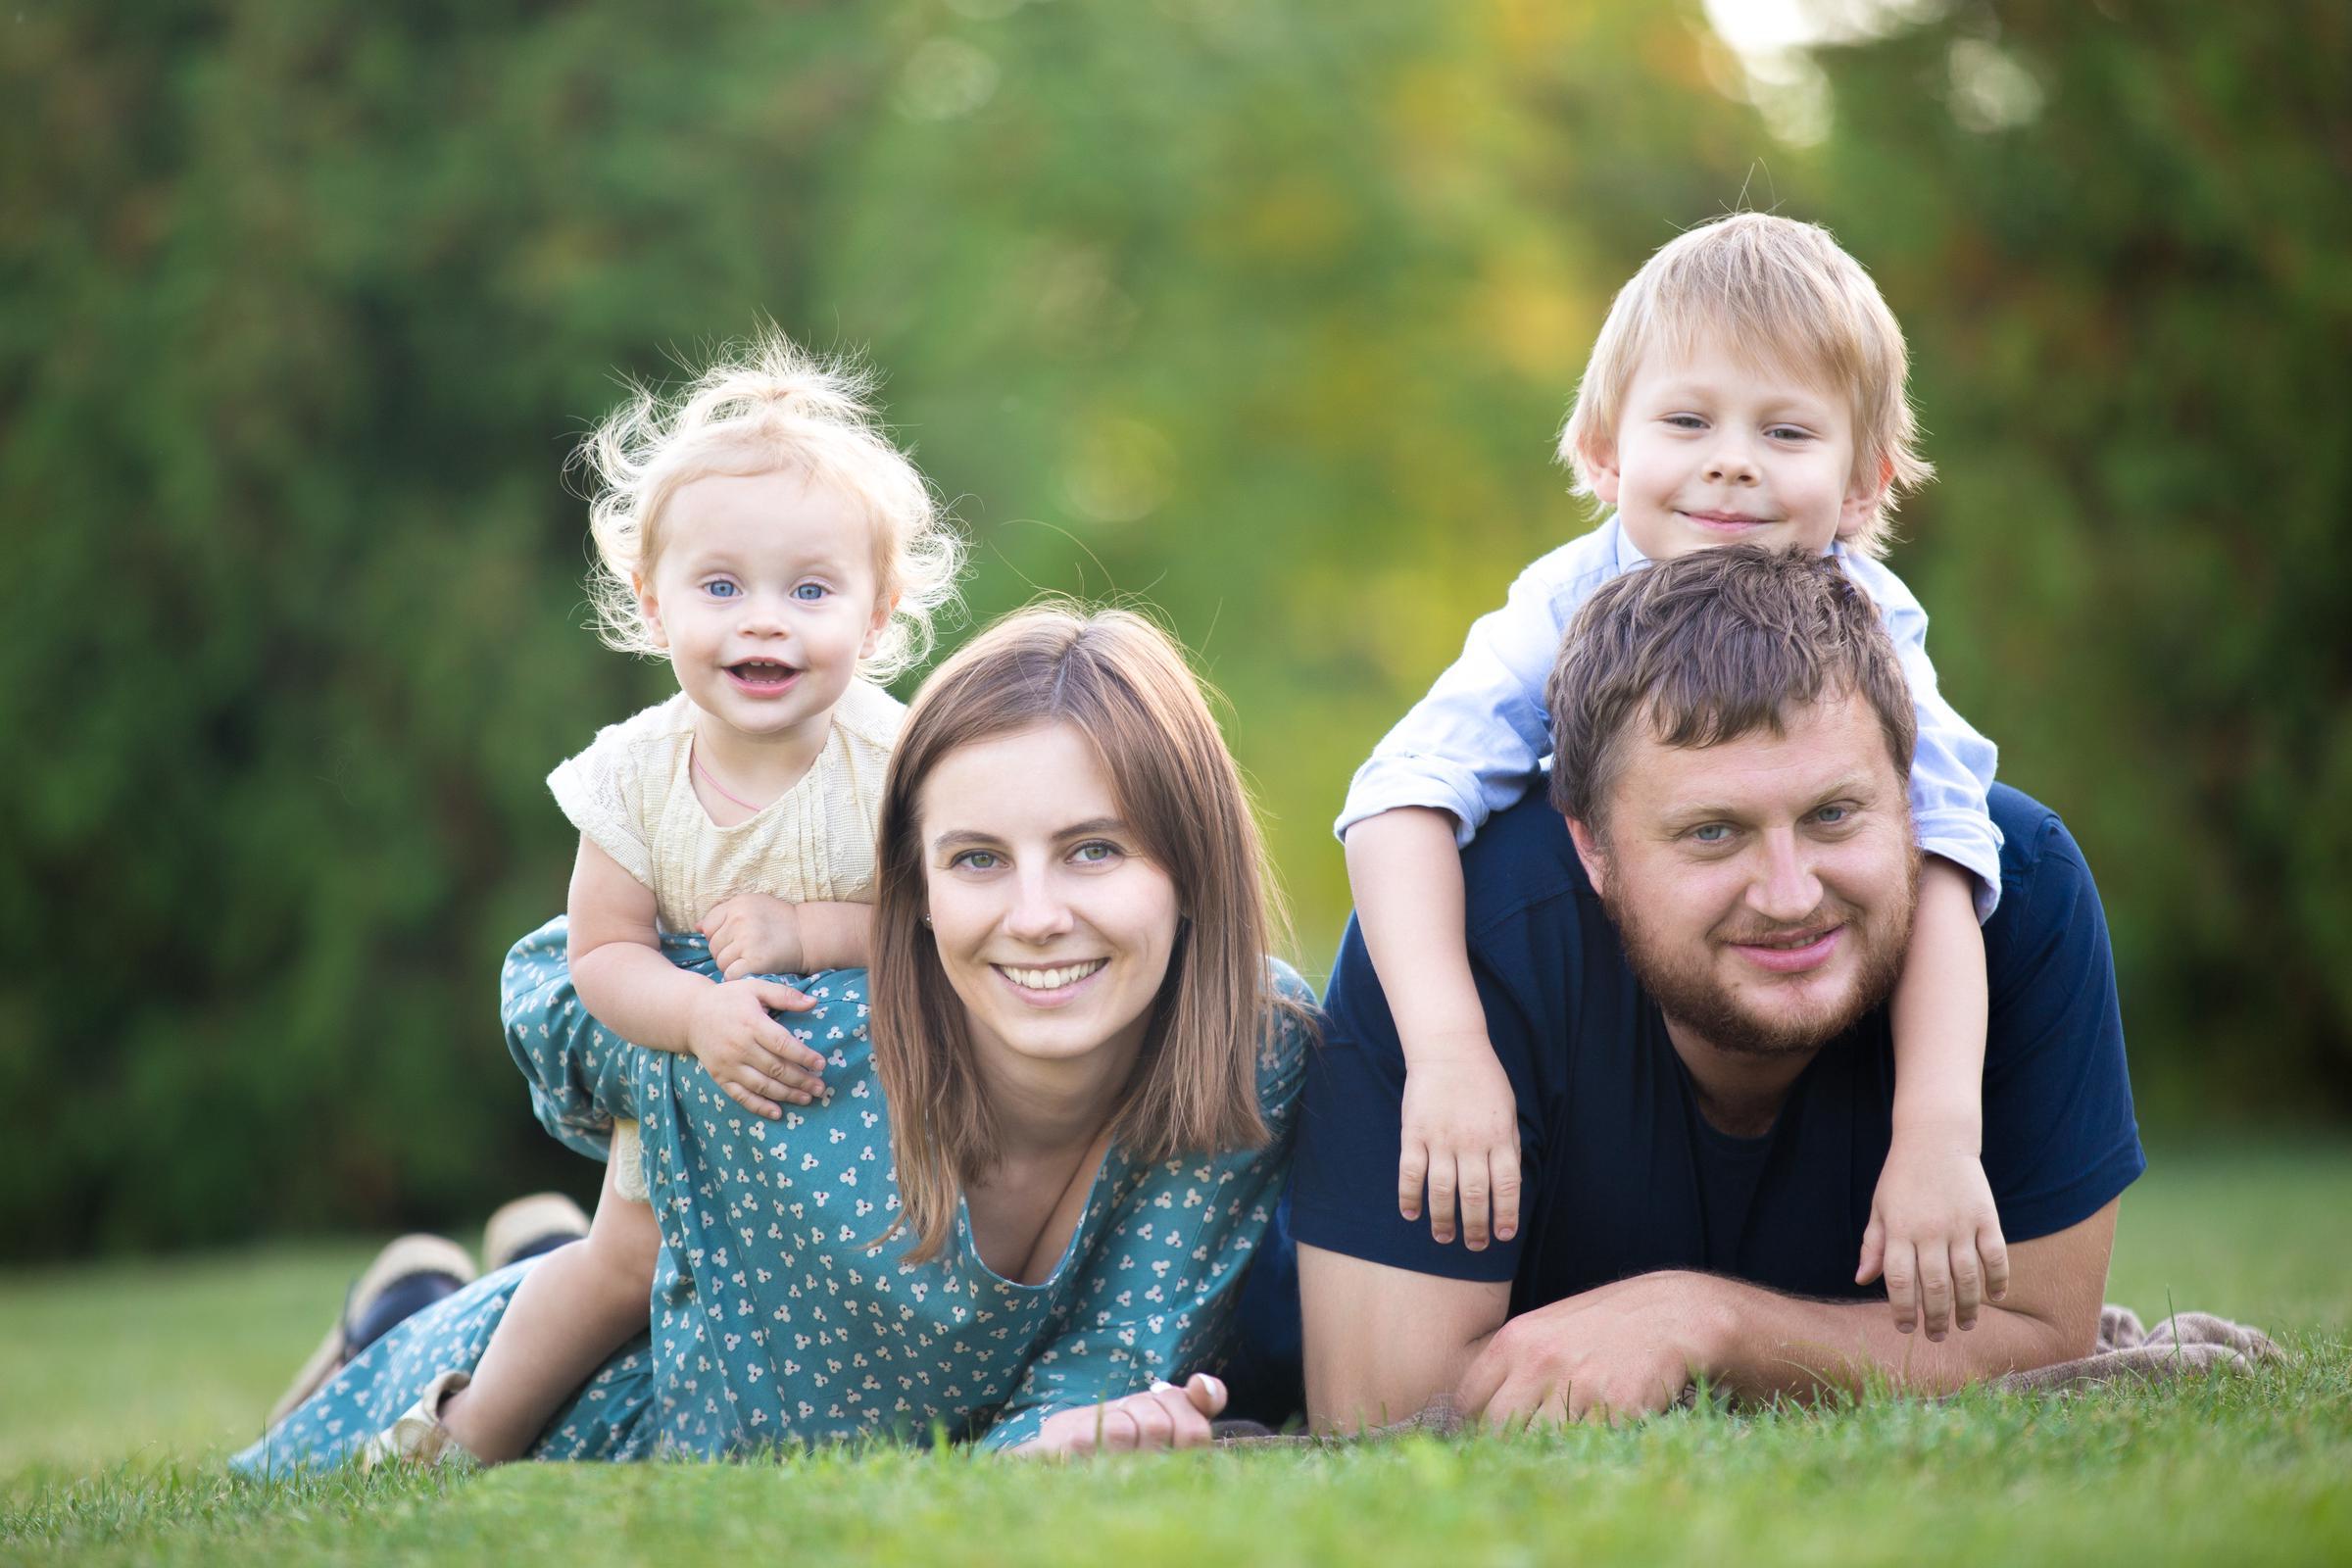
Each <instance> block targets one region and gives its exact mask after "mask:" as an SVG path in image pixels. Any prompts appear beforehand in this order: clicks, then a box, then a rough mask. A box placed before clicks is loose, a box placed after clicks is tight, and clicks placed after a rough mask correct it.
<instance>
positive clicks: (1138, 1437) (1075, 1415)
mask: <svg viewBox="0 0 2352 1568" xmlns="http://www.w3.org/2000/svg"><path fill="white" fill-rule="evenodd" d="M1224 1408H1225V1385H1224V1383H1223V1381H1222V1380H1220V1379H1217V1378H1212V1377H1210V1376H1209V1375H1208V1374H1207V1373H1205V1372H1196V1373H1194V1374H1193V1375H1192V1376H1191V1377H1190V1378H1188V1379H1186V1380H1185V1385H1184V1387H1183V1388H1181V1389H1180V1388H1178V1387H1176V1385H1174V1384H1173V1383H1154V1384H1153V1385H1152V1390H1151V1392H1150V1393H1148V1394H1130V1395H1128V1396H1127V1397H1125V1398H1123V1399H1112V1400H1109V1401H1108V1402H1106V1403H1103V1404H1088V1405H1081V1406H1080V1407H1079V1408H1077V1409H1075V1410H1056V1411H1054V1414H1052V1415H1050V1416H1048V1417H1046V1420H1045V1424H1044V1425H1043V1426H1041V1427H1040V1428H1038V1433H1037V1436H1036V1437H1034V1438H1031V1439H1030V1440H1029V1441H1028V1442H1027V1443H1024V1444H1022V1445H1021V1446H1020V1447H1018V1448H1016V1449H1014V1450H1013V1451H1014V1452H1016V1453H1022V1454H1027V1455H1029V1456H1031V1457H1033V1458H1041V1459H1054V1458H1064V1457H1067V1456H1069V1455H1072V1454H1080V1453H1108V1452H1113V1451H1124V1450H1127V1449H1133V1448H1198V1447H1200V1446H1201V1445H1202V1444H1204V1443H1206V1442H1208V1423H1209V1420H1210V1418H1211V1417H1213V1416H1214V1415H1216V1413H1217V1412H1218V1411H1220V1410H1222V1409H1224Z"/></svg>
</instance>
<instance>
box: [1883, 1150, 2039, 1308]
mask: <svg viewBox="0 0 2352 1568" xmlns="http://www.w3.org/2000/svg"><path fill="white" fill-rule="evenodd" d="M1882 1273H1883V1274H1885V1275H1886V1276H1887V1305H1888V1306H1890V1307H1892V1308H1893V1309H1894V1326H1895V1327H1896V1328H1897V1329H1898V1330H1900V1331H1901V1332H1903V1333H1905V1334H1908V1333H1910V1332H1911V1330H1912V1329H1913V1328H1915V1327H1917V1326H1918V1325H1919V1324H1920V1323H1921V1321H1922V1320H1923V1319H1924V1320H1925V1322H1926V1326H1927V1330H1928V1338H1929V1339H1930V1340H1931V1341H1940V1340H1941V1339H1942V1338H1943V1335H1944V1330H1945V1329H1946V1328H1948V1327H1949V1326H1950V1325H1951V1324H1953V1323H1955V1322H1956V1323H1958V1324H1959V1326H1960V1327H1961V1328H1963V1329H1973V1328H1975V1327H1976V1326H1977V1309H1978V1307H1979V1305H1980V1304H1981V1303H1983V1302H1985V1301H1987V1300H1991V1301H1997V1300H1999V1299H2001V1298H2002V1297H2004V1296H2006V1295H2008V1294H2009V1249H2008V1246H2007V1244H2006V1243H2005V1242H2004V1241H2003V1240H2002V1237H2001V1216H2000V1212H1999V1210H1998V1209H1996V1208H1995V1207H1994V1206H1993V1201H1992V1188H1991V1186H1990V1185H1989V1184H1988V1183H1986V1181H1985V1165H1984V1162H1983V1161H1982V1160H1980V1159H1979V1158H1978V1157H1977V1152H1976V1150H1975V1149H1973V1148H1971V1147H1969V1146H1968V1145H1966V1144H1963V1143H1960V1142H1957V1141H1956V1140H1948V1139H1937V1138H1936V1137H1934V1136H1931V1135H1928V1134H1924V1133H1918V1132H1910V1133H1905V1132H1898V1133H1896V1134H1895V1138H1894V1147H1893V1148H1891V1149H1890V1150H1888V1151H1887V1166H1886V1169H1884V1170H1882V1171H1880V1172H1879V1186H1878V1191H1877V1192H1876V1193H1874V1194H1872V1196H1871V1200H1870V1226H1869V1228H1868V1229H1866V1230H1865V1231H1863V1233H1862V1265H1861V1267H1860V1268H1858V1269H1856V1270H1855V1271H1854V1283H1855V1284H1856V1285H1868V1284H1869V1283H1870V1282H1871V1281H1872V1280H1874V1279H1876V1278H1878V1277H1879V1276H1880V1275H1881V1274H1882Z"/></svg>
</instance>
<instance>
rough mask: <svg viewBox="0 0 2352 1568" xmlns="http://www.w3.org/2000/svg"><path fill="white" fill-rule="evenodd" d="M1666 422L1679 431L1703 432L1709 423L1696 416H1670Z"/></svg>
mask: <svg viewBox="0 0 2352 1568" xmlns="http://www.w3.org/2000/svg"><path fill="white" fill-rule="evenodd" d="M1665 422H1666V423H1668V424H1670V425H1672V426H1674V428H1676V429H1677V430H1703V429H1705V428H1706V425H1707V421H1706V420H1704V419H1702V418H1700V417H1698V416H1697V415H1695V414H1669V415H1668V416H1666V419H1665Z"/></svg>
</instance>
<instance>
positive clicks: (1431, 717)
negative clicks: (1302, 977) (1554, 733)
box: [1334, 535, 1605, 845]
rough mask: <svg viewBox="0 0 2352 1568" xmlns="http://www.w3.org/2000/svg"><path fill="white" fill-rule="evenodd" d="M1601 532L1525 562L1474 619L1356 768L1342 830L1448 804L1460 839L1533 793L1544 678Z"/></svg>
mask: <svg viewBox="0 0 2352 1568" xmlns="http://www.w3.org/2000/svg"><path fill="white" fill-rule="evenodd" d="M1596 537H1598V536H1596V535H1587V536H1586V537H1585V538H1583V539H1579V540H1577V541H1575V542H1574V543H1572V544H1569V545H1567V546H1564V547H1562V548H1561V549H1559V550H1555V551H1553V552H1552V553H1551V554H1550V555H1548V556H1545V557H1544V558H1543V559H1542V560H1540V561H1538V562H1537V563H1536V564H1533V565H1531V566H1529V567H1528V568H1527V569H1526V570H1525V571H1523V572H1521V573H1520V574H1519V577H1518V580H1517V581H1515V582H1513V583H1512V584H1511V591H1510V594H1509V596H1508V597H1507V598H1506V599H1505V600H1504V601H1503V603H1502V606H1501V608H1499V609H1496V610H1493V611H1490V612H1489V613H1486V614H1484V615H1481V616H1479V617H1478V619H1477V620H1475V621H1473V622H1471V625H1470V631H1469V634H1468V635H1467V636H1466V637H1465V638H1464V639H1463V641H1462V652H1461V657H1460V658H1458V659H1456V660H1455V661H1454V662H1452V663H1451V664H1449V665H1447V666H1446V670H1445V672H1444V673H1443V674H1441V675H1439V676H1438V678H1437V680H1436V681H1435V682H1434V683H1433V684H1432V685H1431V686H1430V688H1429V691H1428V693H1427V694H1426V695H1425V696H1423V697H1422V699H1421V700H1420V701H1419V702H1417V703H1415V704H1414V705H1413V706H1412V708H1411V709H1410V710H1409V711H1407V712H1406V713H1405V715H1404V717H1402V718H1401V719H1398V720H1397V725H1396V727H1395V728H1394V729H1392V730H1390V731H1389V733H1388V734H1387V735H1385V736H1383V737H1382V738H1381V741H1380V744H1379V745H1378V746H1376V747H1374V748H1373V751H1372V756H1371V757H1370V759H1368V760H1366V761H1365V762H1364V765H1363V766H1361V767H1359V768H1357V769H1356V772H1355V777H1354V779H1353V780H1352V781H1351V782H1350V783H1349V784H1348V803H1347V805H1346V806H1345V807H1343V808H1342V809H1341V811H1340V818H1339V821H1338V822H1337V823H1336V824H1334V831H1335V832H1337V834H1338V835H1339V837H1340V838H1342V839H1343V840H1345V839H1346V838H1347V837H1348V834H1349V832H1350V831H1351V830H1352V829H1353V828H1354V826H1355V824H1357V823H1358V822H1361V821H1363V820H1364V819H1365V818H1367V817H1371V816H1376V815H1378V814H1379V813H1381V812H1383V811H1388V810H1394V809H1397V807H1401V806H1417V807H1425V808H1428V809H1432V810H1438V811H1444V812H1448V813H1450V814H1451V816H1452V817H1453V819H1454V820H1453V837H1454V842H1455V843H1456V844H1457V845H1461V844H1467V843H1469V842H1470V839H1471V837H1472V836H1473V835H1474V834H1475V833H1477V831H1478V829H1479V828H1480V827H1481V826H1482V825H1484V824H1485V822H1486V820H1487V818H1488V817H1490V816H1492V815H1494V814H1495V812H1496V811H1499V810H1503V809H1506V808H1508V807H1510V806H1513V805H1515V804H1517V802H1518V801H1519V798H1520V797H1521V796H1523V795H1525V794H1526V793H1527V790H1528V786H1529V785H1530V784H1532V783H1533V782H1534V781H1535V780H1536V779H1537V777H1538V776H1539V775H1540V771H1541V766H1542V762H1543V760H1544V757H1545V756H1547V755H1549V753H1550V751H1551V735H1550V722H1551V721H1550V716H1549V714H1547V713H1546V712H1545V711H1544V682H1545V681H1547V680H1549V679H1550V678H1551V666H1552V662H1553V660H1554V659H1555V658H1556V657H1557V656H1558V654H1559V650H1560V635H1561V633H1562V632H1563V631H1564V630H1565V629H1566V627H1567V619H1566V616H1567V614H1568V613H1571V612H1572V611H1573V610H1574V608H1575V601H1574V598H1573V595H1572V594H1571V592H1570V588H1569V583H1570V582H1572V581H1573V580H1576V578H1577V577H1578V574H1580V573H1584V574H1589V573H1590V570H1591V565H1590V561H1591V560H1592V559H1598V558H1597V557H1596V556H1595V551H1596V550H1597V549H1598V548H1599V546H1598V545H1596V544H1595V539H1596ZM1602 542H1603V543H1605V539H1603V540H1602Z"/></svg>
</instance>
